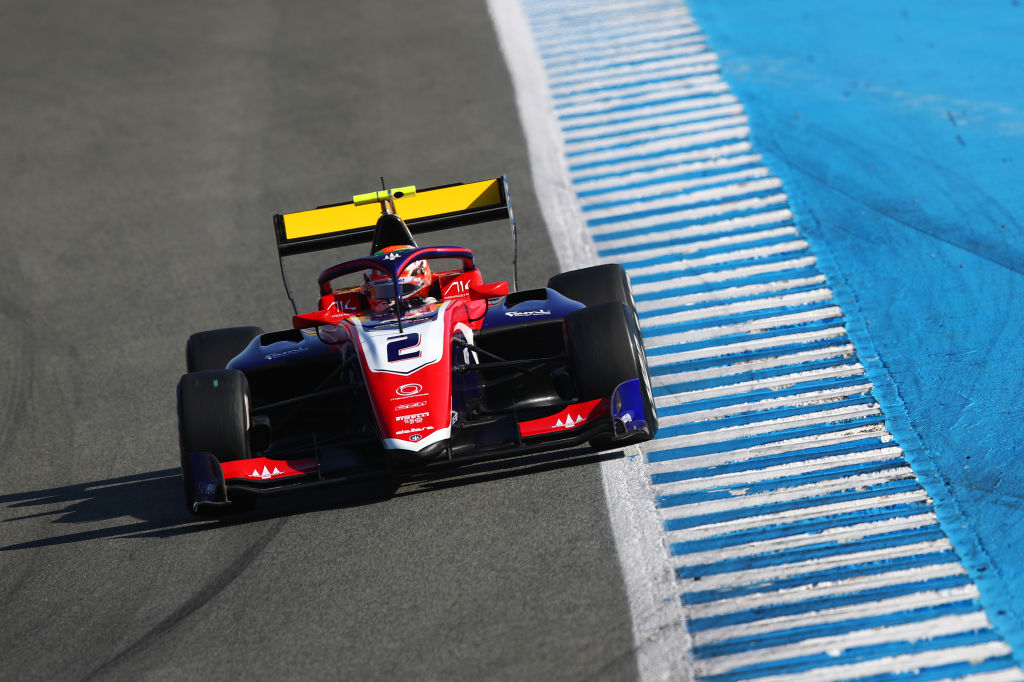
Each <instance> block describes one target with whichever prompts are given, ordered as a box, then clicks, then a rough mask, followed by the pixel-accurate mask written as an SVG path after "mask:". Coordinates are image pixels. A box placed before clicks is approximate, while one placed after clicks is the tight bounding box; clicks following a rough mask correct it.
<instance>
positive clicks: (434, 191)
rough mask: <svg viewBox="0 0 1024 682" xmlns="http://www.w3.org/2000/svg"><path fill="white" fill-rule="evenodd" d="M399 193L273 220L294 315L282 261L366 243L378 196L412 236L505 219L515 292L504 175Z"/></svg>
mask: <svg viewBox="0 0 1024 682" xmlns="http://www.w3.org/2000/svg"><path fill="white" fill-rule="evenodd" d="M401 190H408V191H401ZM401 190H399V189H396V190H390V191H388V190H385V191H383V192H380V193H374V195H373V196H372V197H371V195H358V196H356V197H354V198H353V200H352V201H347V202H344V203H339V204H328V205H326V206H318V207H317V208H315V209H312V210H309V211H300V212H298V213H285V214H283V215H275V216H274V234H275V236H276V238H277V255H278V261H279V262H280V265H281V278H282V279H283V280H284V288H285V292H286V293H287V294H288V299H289V300H290V301H291V303H292V309H294V310H295V311H296V314H297V313H298V309H297V308H296V306H295V299H294V297H293V296H292V291H291V287H290V286H289V284H288V276H287V275H286V274H285V267H284V259H285V257H286V256H294V255H297V254H302V253H312V252H314V251H322V250H325V249H331V248H336V247H340V246H349V245H352V244H362V243H365V244H370V243H371V242H372V241H373V236H374V228H375V226H376V224H377V219H378V218H379V217H380V215H381V204H380V203H379V202H378V200H377V199H379V198H383V197H382V196H381V195H386V196H388V197H389V199H390V201H392V202H393V206H394V211H395V213H397V214H398V215H399V216H401V217H402V220H404V221H405V224H406V225H407V226H408V228H409V231H410V232H412V233H413V235H416V234H422V233H424V232H433V231H435V230H444V229H447V228H451V227H461V226H464V225H474V224H477V223H487V222H493V221H498V220H505V219H508V221H509V224H510V225H511V227H512V244H513V254H512V268H513V271H512V272H513V274H512V287H513V290H516V289H518V284H517V280H518V263H517V261H518V251H519V249H518V240H517V238H516V223H515V219H514V217H513V214H512V205H511V204H510V203H509V194H508V178H507V177H506V176H504V175H502V176H501V177H499V178H493V179H490V180H481V181H479V182H470V183H455V184H451V185H442V186H439V187H430V188H428V189H423V190H417V189H415V188H413V187H409V188H401ZM368 199H369V200H368Z"/></svg>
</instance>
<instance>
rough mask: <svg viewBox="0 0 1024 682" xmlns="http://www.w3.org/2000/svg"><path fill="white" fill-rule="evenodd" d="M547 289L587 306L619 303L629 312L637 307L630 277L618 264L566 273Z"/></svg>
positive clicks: (554, 280)
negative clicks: (611, 302)
mask: <svg viewBox="0 0 1024 682" xmlns="http://www.w3.org/2000/svg"><path fill="white" fill-rule="evenodd" d="M548 288H550V289H554V290H555V291H557V292H558V293H560V294H562V295H563V296H565V297H566V298H571V299H573V300H574V301H579V302H580V303H582V304H583V305H586V306H594V305H599V304H601V303H608V302H609V301H617V302H619V303H622V304H624V305H625V306H626V307H627V308H629V309H630V310H633V309H634V308H635V307H636V305H635V304H634V302H633V292H632V290H631V289H630V286H629V276H628V275H626V270H625V268H623V267H622V266H621V265H619V264H618V263H606V264H604V265H595V266H593V267H589V268H582V269H580V270H570V271H569V272H563V273H562V274H560V275H555V276H554V277H552V278H551V279H549V280H548Z"/></svg>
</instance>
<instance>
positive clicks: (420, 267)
mask: <svg viewBox="0 0 1024 682" xmlns="http://www.w3.org/2000/svg"><path fill="white" fill-rule="evenodd" d="M411 248H412V247H411V246H389V247H387V248H384V249H381V250H380V251H378V252H377V253H375V254H373V255H375V256H379V255H382V254H385V253H392V252H394V251H404V250H406V249H411ZM433 281H434V278H433V275H432V274H431V272H430V266H429V265H428V264H427V261H425V260H417V261H413V262H412V263H409V264H408V265H407V266H405V269H403V270H402V272H401V273H400V274H399V276H398V288H399V291H398V295H396V293H395V283H394V280H392V279H391V277H389V276H388V275H386V274H384V273H383V272H381V271H380V270H376V269H369V270H365V271H363V294H365V295H366V300H367V301H368V302H369V303H370V308H371V309H372V310H373V312H381V311H384V310H387V309H388V308H389V307H391V306H392V305H394V304H395V301H396V300H397V299H398V298H401V299H402V300H403V301H407V302H409V303H410V304H414V300H413V299H422V302H424V303H436V301H435V300H434V299H433V298H431V297H429V296H428V293H429V291H430V285H431V284H432V283H433Z"/></svg>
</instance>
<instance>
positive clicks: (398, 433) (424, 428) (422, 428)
mask: <svg viewBox="0 0 1024 682" xmlns="http://www.w3.org/2000/svg"><path fill="white" fill-rule="evenodd" d="M433 430H434V427H433V426H417V427H416V428H414V429H402V430H401V431H395V435H396V436H404V435H405V434H407V433H420V432H421V431H433ZM422 437H423V436H420V437H419V438H410V439H409V440H419V439H420V438H422Z"/></svg>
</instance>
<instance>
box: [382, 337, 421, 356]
mask: <svg viewBox="0 0 1024 682" xmlns="http://www.w3.org/2000/svg"><path fill="white" fill-rule="evenodd" d="M419 346H420V335H419V334H401V335H399V336H392V337H391V338H390V339H388V362H401V361H402V360H412V359H413V358H418V357H419V356H420V355H421V352H420V350H419Z"/></svg>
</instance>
